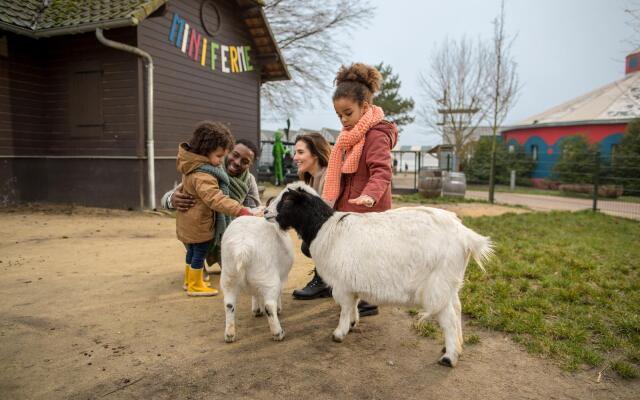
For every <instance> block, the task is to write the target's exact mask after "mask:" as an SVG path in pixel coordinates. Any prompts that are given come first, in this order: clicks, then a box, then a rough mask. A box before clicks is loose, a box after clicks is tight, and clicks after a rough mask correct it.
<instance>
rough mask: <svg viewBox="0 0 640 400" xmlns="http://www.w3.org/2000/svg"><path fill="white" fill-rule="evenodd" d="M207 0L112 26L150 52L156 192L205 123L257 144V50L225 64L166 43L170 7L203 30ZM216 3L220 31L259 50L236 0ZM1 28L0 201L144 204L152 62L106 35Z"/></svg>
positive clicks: (225, 39)
mask: <svg viewBox="0 0 640 400" xmlns="http://www.w3.org/2000/svg"><path fill="white" fill-rule="evenodd" d="M200 4H201V2H200V1H199V0H182V1H171V2H169V3H168V6H167V8H166V11H165V12H164V13H160V12H158V13H156V14H154V15H153V16H151V17H150V18H147V19H146V20H144V21H143V22H142V24H141V25H139V26H138V27H137V28H133V27H132V28H123V29H115V30H108V31H105V36H106V37H107V38H109V39H112V40H116V41H119V42H124V43H128V44H131V45H134V46H138V47H140V48H141V49H143V50H145V51H147V52H149V53H150V54H151V55H152V57H153V59H154V63H155V71H154V72H155V73H154V84H155V90H154V100H155V101H154V102H155V104H154V105H155V112H154V119H155V123H154V130H155V149H156V156H158V159H157V160H156V164H155V166H156V190H157V193H156V200H159V199H160V197H161V196H162V194H163V193H164V192H165V191H166V190H168V189H170V188H172V187H173V185H174V183H175V182H177V181H178V180H179V175H178V173H177V171H176V167H175V155H176V153H177V147H178V143H180V142H181V141H185V140H187V139H188V138H189V137H190V135H191V133H192V131H193V129H194V127H195V125H196V124H197V123H198V121H201V120H205V119H210V120H217V121H222V122H224V123H226V124H228V125H229V126H230V128H231V131H232V132H233V134H234V135H235V137H236V138H245V139H249V140H252V141H254V142H255V143H256V144H259V137H260V67H259V64H258V62H257V61H256V60H255V58H253V53H252V54H251V55H252V58H253V59H252V64H253V66H254V70H253V71H249V72H242V73H224V72H222V71H221V70H220V68H219V67H218V68H216V70H215V71H212V70H211V69H210V67H203V66H202V65H200V64H199V63H197V62H195V61H193V60H192V59H191V58H189V57H188V56H187V55H185V54H184V53H182V52H181V50H180V49H178V48H177V47H175V45H173V44H172V43H171V42H170V41H169V30H170V27H171V22H172V17H173V15H174V13H178V14H179V15H180V17H181V18H183V19H185V20H187V21H188V23H189V24H190V25H191V26H193V27H194V28H195V29H196V30H197V31H199V32H200V33H202V34H205V35H206V33H205V30H204V29H203V27H202V26H201V23H200ZM216 4H217V6H218V8H219V10H220V16H221V21H222V28H221V30H220V31H219V32H218V33H217V34H216V35H215V37H214V38H213V40H214V41H216V42H217V43H220V44H224V45H234V46H242V45H249V46H252V47H253V48H254V47H255V45H254V43H253V42H252V39H251V36H250V34H249V31H248V28H247V27H246V25H245V24H244V22H243V21H242V20H241V19H240V12H241V10H239V8H238V6H237V4H236V3H235V2H233V1H222V0H220V1H217V2H216ZM2 34H4V35H6V37H7V44H8V57H5V56H3V55H1V54H0V167H1V168H0V205H1V204H3V202H4V203H7V202H12V201H16V202H24V201H56V202H71V203H77V204H86V205H93V206H108V207H121V208H131V207H133V208H138V207H142V206H144V205H146V204H145V203H146V202H145V201H144V199H146V196H145V193H146V191H147V187H148V183H147V181H146V160H145V159H144V158H145V156H146V148H145V137H146V133H145V126H144V97H145V96H144V85H143V83H144V71H145V69H144V67H143V66H142V62H141V61H140V60H139V59H138V57H136V56H134V55H133V54H130V53H126V52H123V51H119V50H114V49H111V48H108V47H106V46H104V45H102V44H101V43H99V42H98V40H97V39H96V37H95V33H94V32H90V33H84V34H76V35H66V36H59V37H54V38H49V39H39V40H35V39H29V38H26V37H22V36H18V35H15V34H11V33H6V32H4V33H3V32H0V35H2ZM207 38H208V39H209V40H211V38H209V37H208V36H207Z"/></svg>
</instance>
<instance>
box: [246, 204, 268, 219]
mask: <svg viewBox="0 0 640 400" xmlns="http://www.w3.org/2000/svg"><path fill="white" fill-rule="evenodd" d="M264 210H265V207H264V206H260V207H255V208H250V209H249V212H250V213H251V215H253V216H254V217H264Z"/></svg>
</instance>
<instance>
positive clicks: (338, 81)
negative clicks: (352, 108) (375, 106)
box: [333, 63, 382, 104]
mask: <svg viewBox="0 0 640 400" xmlns="http://www.w3.org/2000/svg"><path fill="white" fill-rule="evenodd" d="M334 84H335V85H336V90H335V92H334V93H333V100H334V101H335V100H337V99H340V98H343V97H347V98H349V99H351V100H353V101H356V102H357V103H358V104H362V102H364V101H366V102H368V103H371V100H372V99H373V95H374V94H375V93H376V92H377V91H378V90H380V85H381V84H382V74H380V71H378V70H377V69H375V68H374V67H372V66H370V65H366V64H362V63H355V64H351V65H350V66H349V67H345V66H344V65H343V66H341V67H340V69H339V70H338V74H337V75H336V78H335V80H334Z"/></svg>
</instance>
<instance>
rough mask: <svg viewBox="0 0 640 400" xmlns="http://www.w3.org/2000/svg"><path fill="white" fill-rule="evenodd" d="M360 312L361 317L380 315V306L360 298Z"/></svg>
mask: <svg viewBox="0 0 640 400" xmlns="http://www.w3.org/2000/svg"><path fill="white" fill-rule="evenodd" d="M358 314H360V317H369V316H371V315H378V306H376V305H375V304H369V303H367V302H366V301H363V300H360V303H358Z"/></svg>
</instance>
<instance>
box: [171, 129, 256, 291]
mask: <svg viewBox="0 0 640 400" xmlns="http://www.w3.org/2000/svg"><path fill="white" fill-rule="evenodd" d="M233 145H234V140H233V136H232V135H231V132H230V131H229V128H227V127H226V126H225V125H224V124H222V123H219V122H211V121H204V122H201V123H200V124H199V125H198V127H197V128H196V130H195V132H193V136H192V137H191V140H190V141H189V143H181V144H180V146H179V147H178V159H177V161H176V164H177V167H178V171H179V172H180V173H182V191H183V192H185V193H187V194H189V195H191V196H193V198H194V199H195V205H194V206H193V207H191V208H189V209H188V210H187V211H182V212H178V213H177V214H176V234H177V236H178V240H180V241H181V242H182V243H184V245H185V247H186V248H187V257H186V264H187V265H186V266H185V278H184V282H185V285H186V289H187V294H188V295H189V296H215V295H216V294H218V291H217V290H216V289H214V288H210V287H208V286H207V285H206V284H205V282H204V280H203V276H202V273H203V267H204V260H205V258H206V256H207V250H208V249H209V246H210V244H211V241H212V240H220V238H221V236H222V232H224V229H225V228H226V224H228V223H229V222H230V218H229V217H225V215H226V216H233V217H238V216H243V215H251V211H250V210H249V209H248V208H246V207H243V206H242V205H241V204H240V203H238V202H237V201H235V200H233V199H231V198H230V197H229V196H228V195H227V194H225V192H226V193H228V185H229V177H228V176H227V174H226V172H225V171H224V169H222V168H221V167H220V164H221V163H222V162H223V159H224V157H225V156H226V155H227V153H229V151H230V150H231V149H232V148H233ZM223 214H224V215H223Z"/></svg>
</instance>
